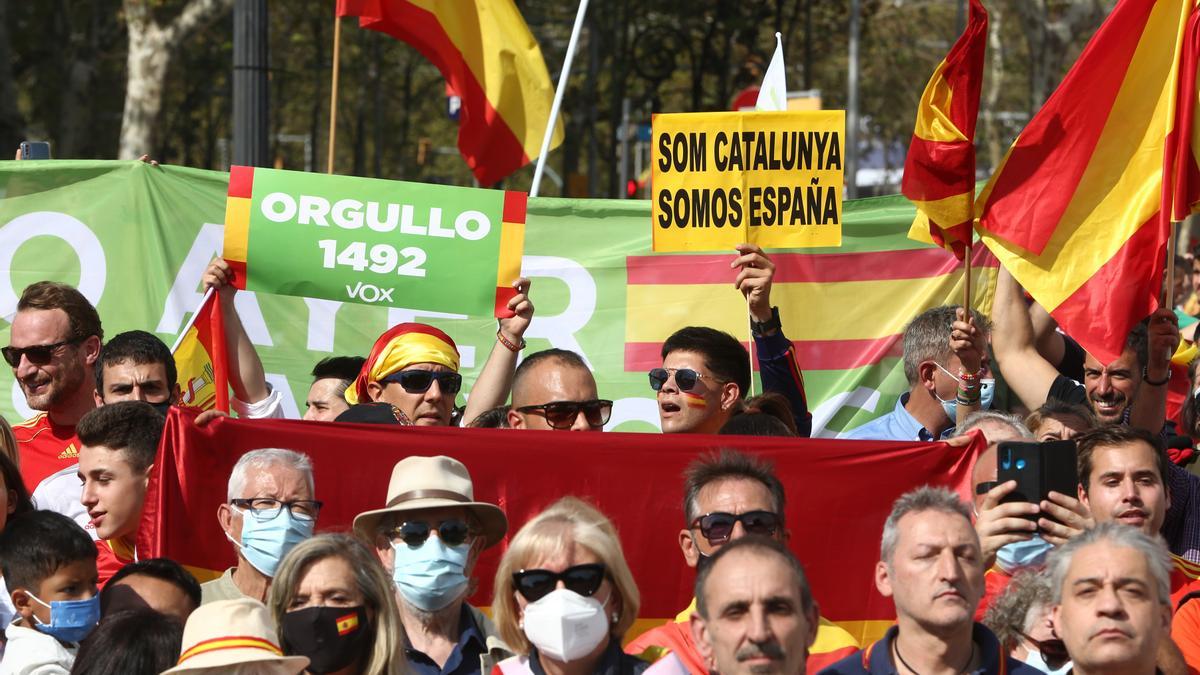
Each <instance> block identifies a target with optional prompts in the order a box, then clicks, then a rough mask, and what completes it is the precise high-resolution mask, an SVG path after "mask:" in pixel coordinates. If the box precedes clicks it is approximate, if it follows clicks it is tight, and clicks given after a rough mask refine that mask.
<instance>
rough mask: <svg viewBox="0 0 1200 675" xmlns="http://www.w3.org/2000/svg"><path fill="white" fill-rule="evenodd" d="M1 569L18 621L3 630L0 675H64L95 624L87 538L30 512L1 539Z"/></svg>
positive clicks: (54, 518)
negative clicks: (33, 673)
mask: <svg viewBox="0 0 1200 675" xmlns="http://www.w3.org/2000/svg"><path fill="white" fill-rule="evenodd" d="M0 568H3V570H4V580H5V581H6V582H7V584H8V589H9V593H11V597H12V604H13V607H15V608H16V614H17V617H18V618H17V619H16V620H15V621H13V622H12V623H11V624H10V625H9V626H8V627H7V629H6V630H5V636H6V637H7V639H8V645H7V647H6V648H5V650H4V661H3V662H2V663H0V675H9V674H11V673H30V672H36V673H39V674H47V675H49V674H54V673H62V674H63V675H65V674H66V673H69V672H70V670H71V665H72V664H73V663H74V661H75V652H76V650H77V649H78V646H79V641H80V640H83V639H84V638H85V637H87V635H88V633H90V632H91V631H92V629H93V628H95V627H96V623H97V621H99V619H100V596H99V595H98V594H97V591H96V545H95V544H94V543H92V538H91V537H89V536H88V534H87V533H86V532H84V531H83V528H81V527H79V525H77V524H76V523H75V521H73V520H71V519H70V518H68V517H66V516H63V515H60V514H58V513H54V512H52V511H33V512H31V513H28V514H25V515H23V516H21V517H19V518H16V519H14V520H12V521H11V522H9V523H8V525H7V527H5V528H4V532H3V533H0Z"/></svg>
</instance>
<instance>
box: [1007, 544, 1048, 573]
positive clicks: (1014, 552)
mask: <svg viewBox="0 0 1200 675" xmlns="http://www.w3.org/2000/svg"><path fill="white" fill-rule="evenodd" d="M1052 548H1054V547H1053V546H1051V545H1050V543H1049V542H1047V541H1046V540H1045V539H1042V538H1041V537H1040V536H1038V535H1036V534H1035V535H1033V537H1032V538H1031V539H1030V540H1029V541H1014V542H1013V543H1011V544H1005V545H1004V546H1001V547H1000V550H998V551H996V566H997V567H999V568H1000V569H1001V570H1003V571H1004V573H1005V574H1010V575H1011V574H1016V573H1017V572H1018V571H1020V570H1023V569H1027V568H1030V567H1041V566H1042V565H1044V564H1045V563H1046V556H1047V555H1049V554H1050V549H1052Z"/></svg>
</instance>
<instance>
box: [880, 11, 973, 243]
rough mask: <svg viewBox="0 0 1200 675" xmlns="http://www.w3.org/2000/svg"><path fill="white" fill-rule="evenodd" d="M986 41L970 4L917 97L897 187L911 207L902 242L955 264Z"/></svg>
mask: <svg viewBox="0 0 1200 675" xmlns="http://www.w3.org/2000/svg"><path fill="white" fill-rule="evenodd" d="M987 35H988V15H987V11H986V10H985V9H984V8H983V5H982V4H980V2H979V0H971V13H970V18H969V19H968V21H967V27H966V30H964V31H963V34H962V35H961V36H960V37H959V38H958V41H957V42H955V43H954V46H953V47H951V48H950V53H949V54H947V55H946V58H945V59H943V60H942V62H941V63H939V64H938V67H937V68H936V69H934V71H933V76H932V77H930V78H929V84H927V85H925V93H924V94H922V95H921V102H920V104H919V105H918V106H917V123H916V128H915V129H914V130H913V136H912V141H911V142H910V143H909V146H908V157H907V158H906V159H905V161H904V179H903V181H902V182H901V184H900V190H901V191H902V192H903V193H904V196H905V197H908V198H909V199H911V200H912V201H913V203H915V204H916V206H917V218H916V220H915V221H913V226H912V229H911V230H910V231H909V233H908V236H909V237H911V238H913V239H916V240H917V241H925V242H930V243H934V244H937V245H938V246H941V247H943V248H947V249H950V250H952V251H954V255H955V256H957V257H958V259H959V260H962V259H963V258H964V256H965V254H966V247H967V245H968V244H970V242H971V224H972V222H973V221H974V219H975V211H974V204H975V120H976V118H977V117H978V114H979V89H980V85H981V84H982V83H983V55H984V48H985V47H986V46H987Z"/></svg>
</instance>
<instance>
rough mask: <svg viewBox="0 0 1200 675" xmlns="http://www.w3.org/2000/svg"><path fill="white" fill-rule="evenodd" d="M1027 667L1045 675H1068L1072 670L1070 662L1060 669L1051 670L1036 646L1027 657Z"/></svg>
mask: <svg viewBox="0 0 1200 675" xmlns="http://www.w3.org/2000/svg"><path fill="white" fill-rule="evenodd" d="M1025 665H1027V666H1029V667H1031V668H1037V669H1038V670H1040V671H1042V672H1043V673H1046V675H1066V673H1067V672H1069V671H1070V670H1071V661H1070V660H1068V661H1067V662H1066V663H1064V664H1062V665H1061V666H1059V667H1058V668H1051V667H1050V665H1049V664H1048V663H1046V659H1044V658H1043V657H1042V653H1041V652H1040V651H1038V649H1037V647H1036V645H1035V646H1034V648H1033V649H1030V650H1029V654H1028V655H1027V656H1026V657H1025Z"/></svg>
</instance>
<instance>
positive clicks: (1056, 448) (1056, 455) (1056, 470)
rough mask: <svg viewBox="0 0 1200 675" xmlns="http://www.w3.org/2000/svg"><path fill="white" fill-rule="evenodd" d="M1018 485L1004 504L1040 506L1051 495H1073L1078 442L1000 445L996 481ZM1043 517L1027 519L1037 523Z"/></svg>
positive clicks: (1021, 442) (1005, 499)
mask: <svg viewBox="0 0 1200 675" xmlns="http://www.w3.org/2000/svg"><path fill="white" fill-rule="evenodd" d="M1010 480H1012V481H1016V482H1017V489H1016V490H1013V491H1012V492H1010V493H1009V494H1008V496H1007V497H1005V498H1004V500H1003V502H1004V503H1008V502H1031V503H1034V504H1037V503H1039V502H1041V501H1042V500H1044V499H1046V498H1047V496H1048V495H1049V494H1050V492H1051V491H1053V492H1060V493H1062V494H1065V495H1074V494H1075V492H1076V487H1077V485H1078V483H1079V476H1078V474H1077V473H1076V470H1075V441H1073V440H1066V441H1047V442H1045V443H1033V442H1028V441H1001V442H1000V444H999V446H998V447H997V451H996V481H997V482H998V483H1005V482H1008V481H1010ZM1040 517H1047V516H1043V515H1041V514H1036V515H1031V516H1025V518H1027V519H1029V520H1033V521H1036V520H1037V519H1038V518H1040Z"/></svg>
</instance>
